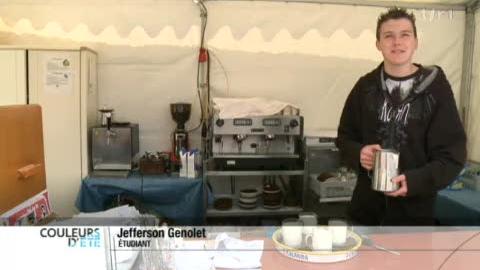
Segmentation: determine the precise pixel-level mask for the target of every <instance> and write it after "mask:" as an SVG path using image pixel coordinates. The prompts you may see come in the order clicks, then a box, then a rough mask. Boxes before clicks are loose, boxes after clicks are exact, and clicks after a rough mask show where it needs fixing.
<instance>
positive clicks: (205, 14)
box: [187, 1, 210, 132]
mask: <svg viewBox="0 0 480 270" xmlns="http://www.w3.org/2000/svg"><path fill="white" fill-rule="evenodd" d="M194 2H195V3H196V4H197V5H198V6H199V8H200V17H201V18H202V22H201V23H202V26H201V34H200V54H201V53H204V52H203V50H205V47H204V43H205V29H206V28H207V19H208V12H207V8H206V7H205V5H204V4H203V2H202V1H194ZM206 53H207V85H206V87H207V92H208V95H207V96H208V97H209V96H210V85H209V84H210V83H209V81H208V76H209V74H210V73H209V69H210V68H209V61H210V60H209V57H208V51H207V52H206ZM199 56H200V55H199ZM202 87H203V86H202V85H200V61H198V62H197V95H198V101H199V103H200V122H199V123H198V125H197V126H195V127H194V128H192V129H190V130H187V132H192V131H195V130H197V129H199V128H200V127H201V126H202V125H203V123H204V122H205V112H204V110H205V109H204V103H203V101H202V93H201V88H202Z"/></svg>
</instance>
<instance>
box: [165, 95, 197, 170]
mask: <svg viewBox="0 0 480 270" xmlns="http://www.w3.org/2000/svg"><path fill="white" fill-rule="evenodd" d="M191 109H192V104H190V103H171V104H170V113H171V115H172V118H173V120H174V121H175V122H176V123H177V127H176V128H175V131H174V132H173V134H172V144H173V147H172V150H173V156H172V162H173V165H174V166H175V170H178V169H179V165H180V150H182V149H187V150H188V132H187V131H186V130H185V123H186V122H187V121H188V119H190V111H191Z"/></svg>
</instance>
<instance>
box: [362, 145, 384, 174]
mask: <svg viewBox="0 0 480 270" xmlns="http://www.w3.org/2000/svg"><path fill="white" fill-rule="evenodd" d="M380 150H382V147H381V146H380V145H378V144H369V145H365V146H364V147H363V148H362V150H360V164H362V167H363V168H365V169H366V170H367V171H370V170H371V169H373V163H374V162H375V152H377V151H380Z"/></svg>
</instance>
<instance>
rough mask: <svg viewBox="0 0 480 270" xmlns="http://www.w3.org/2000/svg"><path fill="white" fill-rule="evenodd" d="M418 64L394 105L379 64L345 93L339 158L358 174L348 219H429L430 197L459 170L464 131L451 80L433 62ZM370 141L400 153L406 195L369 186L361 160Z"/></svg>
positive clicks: (386, 222) (379, 221) (416, 222)
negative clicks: (413, 77)
mask: <svg viewBox="0 0 480 270" xmlns="http://www.w3.org/2000/svg"><path fill="white" fill-rule="evenodd" d="M417 66H418V67H419V77H418V78H419V80H417V81H418V83H417V84H415V85H414V87H413V89H412V91H411V92H410V94H409V96H408V97H407V98H406V99H405V100H403V102H401V103H399V104H395V103H394V102H393V101H392V99H391V98H390V95H389V94H388V91H387V90H386V87H385V83H384V80H383V64H380V65H379V66H378V67H377V68H376V69H375V70H373V71H372V72H370V73H368V74H366V75H365V76H363V77H361V78H360V79H359V80H358V82H357V83H356V84H355V86H354V87H353V89H352V91H351V92H350V94H349V96H348V98H347V101H346V103H345V106H344V108H343V112H342V116H341V119H340V125H339V127H338V139H337V146H338V147H339V149H340V151H341V155H342V160H343V161H344V163H345V164H346V165H348V166H349V167H351V168H353V169H356V170H357V171H358V174H359V177H358V181H357V185H356V187H355V191H354V194H353V197H352V201H351V203H350V207H349V216H350V218H351V219H352V220H353V221H354V222H357V223H360V224H364V225H381V224H384V225H429V224H432V223H433V221H434V219H433V212H434V204H435V198H436V194H437V191H438V190H441V189H443V188H445V187H446V186H447V185H448V184H449V183H450V182H451V181H452V180H453V179H454V178H455V177H456V176H457V175H458V173H459V172H460V170H461V169H462V168H463V166H464V162H465V159H466V135H465V131H464V129H463V125H462V123H461V121H460V118H459V115H458V111H457V107H456V105H455V100H454V97H453V94H452V90H451V87H450V84H449V83H448V81H447V78H446V77H445V74H444V73H443V71H442V69H441V68H440V67H438V66H432V67H423V66H421V65H417ZM369 144H380V145H381V146H382V148H394V149H396V150H397V151H399V152H400V161H399V167H400V173H401V174H405V176H406V178H407V187H408V193H407V197H397V198H393V197H388V196H385V195H384V194H383V193H381V192H376V191H373V190H372V189H371V187H370V185H371V179H370V177H369V176H368V174H367V171H366V170H365V169H364V168H362V167H361V165H360V150H361V148H362V147H363V146H365V145H369Z"/></svg>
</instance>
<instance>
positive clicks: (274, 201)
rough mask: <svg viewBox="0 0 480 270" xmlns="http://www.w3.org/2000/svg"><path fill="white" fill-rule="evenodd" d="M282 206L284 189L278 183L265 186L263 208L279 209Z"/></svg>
mask: <svg viewBox="0 0 480 270" xmlns="http://www.w3.org/2000/svg"><path fill="white" fill-rule="evenodd" d="M280 207H282V190H281V189H280V188H278V187H277V186H276V185H265V186H264V187H263V208H265V209H278V208H280Z"/></svg>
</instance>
